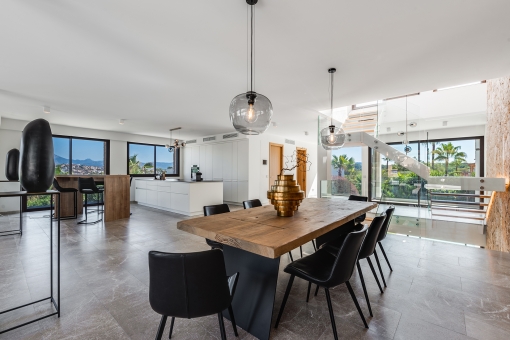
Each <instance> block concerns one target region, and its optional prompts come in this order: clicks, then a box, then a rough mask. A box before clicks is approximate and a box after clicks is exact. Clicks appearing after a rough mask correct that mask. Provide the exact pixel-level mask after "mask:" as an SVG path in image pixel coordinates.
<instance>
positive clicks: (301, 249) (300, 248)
mask: <svg viewBox="0 0 510 340" xmlns="http://www.w3.org/2000/svg"><path fill="white" fill-rule="evenodd" d="M299 252H300V253H301V258H303V247H302V246H299Z"/></svg>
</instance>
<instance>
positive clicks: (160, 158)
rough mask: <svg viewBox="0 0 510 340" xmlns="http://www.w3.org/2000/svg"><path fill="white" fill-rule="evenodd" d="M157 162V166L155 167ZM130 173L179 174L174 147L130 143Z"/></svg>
mask: <svg viewBox="0 0 510 340" xmlns="http://www.w3.org/2000/svg"><path fill="white" fill-rule="evenodd" d="M154 164H156V167H154ZM128 168H129V174H130V175H141V174H151V175H154V174H161V173H163V172H165V174H177V169H175V168H174V149H173V148H170V149H167V148H165V147H164V146H158V145H145V144H135V143H129V164H128Z"/></svg>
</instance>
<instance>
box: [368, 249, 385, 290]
mask: <svg viewBox="0 0 510 340" xmlns="http://www.w3.org/2000/svg"><path fill="white" fill-rule="evenodd" d="M367 261H368V265H369V266H370V269H371V270H372V274H374V277H375V281H376V282H377V285H378V286H379V290H380V291H381V294H383V293H384V290H383V289H382V287H381V283H380V282H379V278H378V277H377V274H376V272H375V269H374V266H373V265H372V261H371V260H370V257H367Z"/></svg>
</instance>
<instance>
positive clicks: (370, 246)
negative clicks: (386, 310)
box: [315, 213, 386, 316]
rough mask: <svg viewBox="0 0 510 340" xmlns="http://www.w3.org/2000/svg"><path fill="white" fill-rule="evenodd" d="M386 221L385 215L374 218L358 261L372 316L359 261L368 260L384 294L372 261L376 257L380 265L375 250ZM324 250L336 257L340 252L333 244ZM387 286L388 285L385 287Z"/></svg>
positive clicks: (329, 244) (362, 284) (370, 308)
mask: <svg viewBox="0 0 510 340" xmlns="http://www.w3.org/2000/svg"><path fill="white" fill-rule="evenodd" d="M385 220H386V215H385V214H384V213H383V214H381V215H379V216H376V217H374V219H373V220H372V223H371V224H370V228H368V232H367V237H365V241H363V245H362V246H361V250H360V252H359V256H358V261H357V262H356V267H357V268H358V272H359V277H360V280H361V286H362V287H363V293H364V294H365V299H366V300H367V306H368V311H369V312H370V316H374V315H373V314H372V307H371V306H370V300H369V299H368V293H367V287H366V286H365V279H364V277H363V272H362V271H361V266H360V264H359V260H362V259H367V262H368V265H369V266H370V269H371V270H372V274H373V275H374V278H375V281H376V282H377V285H378V286H379V290H380V291H381V294H382V293H384V291H383V289H382V287H381V283H380V282H379V279H378V278H377V273H376V272H375V269H374V266H373V265H372V260H370V256H371V255H375V260H376V262H377V265H378V266H379V267H380V265H379V258H378V257H377V252H376V250H375V246H376V245H377V238H378V237H379V233H380V232H381V229H382V226H383V224H384V221H385ZM323 249H324V250H326V251H328V252H329V253H330V254H332V255H334V254H336V253H337V252H338V248H337V246H336V245H335V244H333V243H328V244H327V245H326V246H325V247H324V248H323ZM385 286H386V285H385ZM318 290H319V287H317V289H316V291H315V295H317V291H318Z"/></svg>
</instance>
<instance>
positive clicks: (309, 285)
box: [306, 281, 312, 302]
mask: <svg viewBox="0 0 510 340" xmlns="http://www.w3.org/2000/svg"><path fill="white" fill-rule="evenodd" d="M310 288H312V283H311V282H310V281H308V292H307V293H306V302H308V300H309V299H310Z"/></svg>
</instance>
